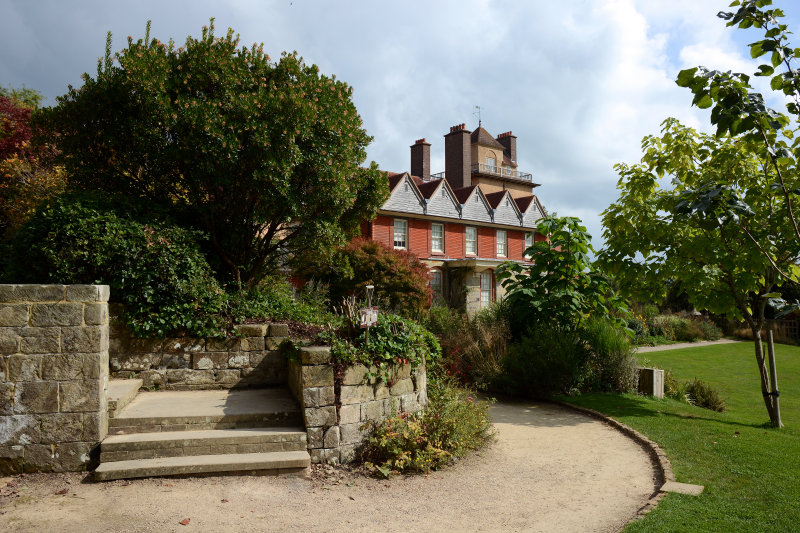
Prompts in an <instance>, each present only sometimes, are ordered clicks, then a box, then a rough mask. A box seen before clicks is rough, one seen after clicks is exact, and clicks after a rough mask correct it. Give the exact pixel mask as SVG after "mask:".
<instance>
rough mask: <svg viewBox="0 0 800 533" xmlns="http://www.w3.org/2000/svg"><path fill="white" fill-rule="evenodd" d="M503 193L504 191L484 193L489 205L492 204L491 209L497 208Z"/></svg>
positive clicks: (504, 193)
mask: <svg viewBox="0 0 800 533" xmlns="http://www.w3.org/2000/svg"><path fill="white" fill-rule="evenodd" d="M505 195H506V191H497V192H490V193H489V194H487V195H486V200H487V201H488V202H489V205H490V206H492V209H497V206H498V205H500V202H501V201H502V200H503V197H504V196H505Z"/></svg>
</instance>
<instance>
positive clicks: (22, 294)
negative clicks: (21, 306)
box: [0, 285, 66, 302]
mask: <svg viewBox="0 0 800 533" xmlns="http://www.w3.org/2000/svg"><path fill="white" fill-rule="evenodd" d="M5 287H9V285H5ZM10 287H12V293H11V295H10V297H9V298H4V297H3V296H5V294H4V292H0V300H2V301H7V302H60V301H62V300H63V299H64V296H65V294H66V287H65V286H64V285H11V286H10Z"/></svg>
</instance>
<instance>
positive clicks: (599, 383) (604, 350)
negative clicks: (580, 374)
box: [582, 318, 639, 392]
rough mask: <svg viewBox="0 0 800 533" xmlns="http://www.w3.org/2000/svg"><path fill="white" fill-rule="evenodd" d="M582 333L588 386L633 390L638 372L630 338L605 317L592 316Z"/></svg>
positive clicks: (613, 389)
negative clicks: (587, 359)
mask: <svg viewBox="0 0 800 533" xmlns="http://www.w3.org/2000/svg"><path fill="white" fill-rule="evenodd" d="M582 336H583V338H584V340H585V342H586V345H587V346H588V347H589V349H590V351H591V356H590V358H589V369H588V379H587V381H588V383H587V384H588V388H591V389H593V390H610V391H617V392H630V391H633V390H636V387H637V384H638V381H639V373H638V370H637V362H636V359H635V358H634V356H633V349H632V347H631V343H630V338H629V337H628V335H626V334H625V332H624V331H623V330H622V329H621V328H619V327H617V326H616V324H614V323H611V322H609V321H608V320H603V319H598V318H592V319H590V320H588V321H587V322H586V325H585V326H584V328H583V330H582Z"/></svg>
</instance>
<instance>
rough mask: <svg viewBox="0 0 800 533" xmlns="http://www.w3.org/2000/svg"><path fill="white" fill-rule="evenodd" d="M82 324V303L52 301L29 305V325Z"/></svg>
mask: <svg viewBox="0 0 800 533" xmlns="http://www.w3.org/2000/svg"><path fill="white" fill-rule="evenodd" d="M81 324H83V304H78V303H66V302H63V303H52V304H33V305H32V306H31V319H30V325H31V326H33V327H37V328H39V327H50V326H80V325H81Z"/></svg>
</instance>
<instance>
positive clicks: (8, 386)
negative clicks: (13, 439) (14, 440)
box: [0, 381, 17, 433]
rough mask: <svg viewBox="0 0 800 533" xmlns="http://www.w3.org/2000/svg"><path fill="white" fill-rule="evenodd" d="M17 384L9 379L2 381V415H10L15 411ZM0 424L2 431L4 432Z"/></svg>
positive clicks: (0, 405)
mask: <svg viewBox="0 0 800 533" xmlns="http://www.w3.org/2000/svg"><path fill="white" fill-rule="evenodd" d="M16 389H17V384H16V383H12V382H9V381H4V382H0V415H10V414H12V413H13V412H14V402H15V401H16ZM2 427H3V426H2V424H0V433H2Z"/></svg>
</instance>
